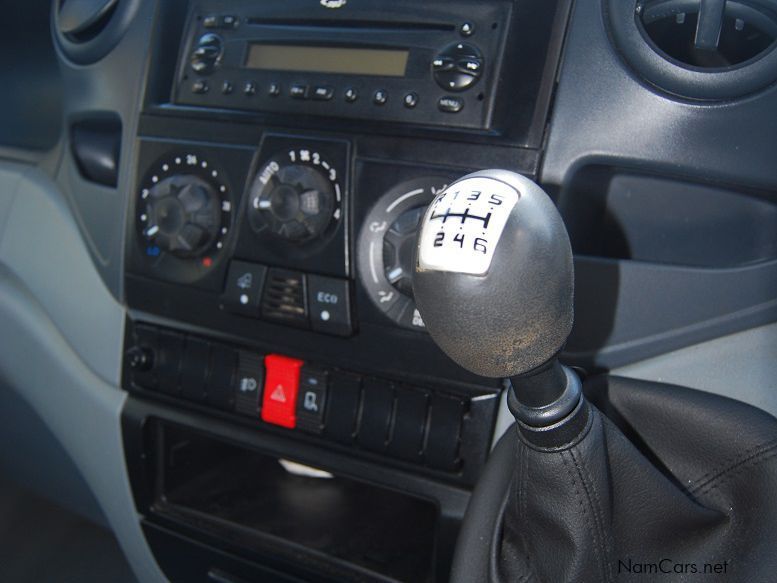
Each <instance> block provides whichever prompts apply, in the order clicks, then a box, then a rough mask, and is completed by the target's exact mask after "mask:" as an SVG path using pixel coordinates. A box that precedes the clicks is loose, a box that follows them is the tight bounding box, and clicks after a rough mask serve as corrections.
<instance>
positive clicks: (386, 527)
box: [148, 422, 439, 582]
mask: <svg viewBox="0 0 777 583" xmlns="http://www.w3.org/2000/svg"><path fill="white" fill-rule="evenodd" d="M148 429H149V430H150V431H152V432H153V433H154V438H155V441H156V443H157V448H156V456H155V457H156V459H155V460H153V465H152V466H151V467H155V468H156V471H155V472H154V473H155V476H154V477H153V478H151V481H152V482H153V484H154V485H153V492H154V500H153V503H152V506H151V508H152V512H153V514H155V515H158V516H159V517H161V518H163V519H164V521H167V522H170V521H172V522H174V523H176V524H182V525H185V526H186V527H188V528H189V529H194V530H196V531H200V532H202V533H204V534H206V535H208V536H209V537H211V539H212V540H218V541H219V542H220V543H221V542H222V541H223V542H224V543H227V544H229V545H231V546H234V547H236V548H238V549H240V550H243V551H247V552H248V553H251V555H252V558H253V557H261V558H260V560H259V561H258V562H261V563H262V564H265V565H270V566H273V565H274V566H276V567H278V566H281V567H282V569H281V570H283V571H286V570H287V569H290V570H291V572H294V571H297V572H299V574H300V575H301V576H302V577H304V578H308V577H309V576H310V574H314V575H315V576H314V577H313V578H314V579H316V580H337V581H347V580H364V579H365V578H369V579H373V578H386V579H389V580H399V581H414V582H415V581H432V580H434V579H435V561H434V557H435V547H436V532H437V522H438V514H439V513H438V509H437V507H436V504H435V503H433V502H430V501H427V500H422V499H419V498H415V497H411V496H408V495H406V494H403V493H400V492H395V491H392V490H388V489H385V488H383V487H379V486H375V485H372V484H369V483H365V482H362V481H360V480H357V479H353V478H351V477H347V476H343V475H337V476H331V477H310V476H305V475H299V474H298V473H291V472H289V471H287V469H285V468H284V467H283V466H282V465H281V463H280V462H279V460H278V459H277V457H276V456H273V455H270V454H266V453H262V452H259V451H254V450H251V449H248V448H245V447H243V446H237V445H233V444H231V443H228V442H226V441H221V440H218V439H214V438H212V437H210V436H206V435H203V434H200V433H197V432H195V431H193V430H191V429H185V428H181V427H178V426H174V425H169V424H162V423H158V422H157V423H153V424H152V425H150V426H149V427H148ZM218 546H221V544H219V545H218ZM265 559H267V560H266V561H265Z"/></svg>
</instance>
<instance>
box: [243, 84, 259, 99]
mask: <svg viewBox="0 0 777 583" xmlns="http://www.w3.org/2000/svg"><path fill="white" fill-rule="evenodd" d="M243 93H245V94H246V95H248V96H249V97H250V96H251V95H253V94H254V93H256V83H254V82H253V81H247V82H246V84H245V85H244V86H243Z"/></svg>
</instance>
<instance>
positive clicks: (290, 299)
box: [262, 269, 307, 324]
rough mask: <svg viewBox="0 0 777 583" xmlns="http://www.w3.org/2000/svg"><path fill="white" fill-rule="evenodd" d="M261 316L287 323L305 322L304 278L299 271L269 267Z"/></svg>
mask: <svg viewBox="0 0 777 583" xmlns="http://www.w3.org/2000/svg"><path fill="white" fill-rule="evenodd" d="M262 316H264V317H265V318H269V319H274V320H280V321H283V322H285V323H287V324H294V323H295V322H299V323H300V324H304V323H306V322H307V311H306V309H305V280H304V277H303V275H302V274H301V273H298V272H295V271H287V270H285V269H270V271H269V273H268V275H267V281H266V282H265V284H264V294H263V295H262Z"/></svg>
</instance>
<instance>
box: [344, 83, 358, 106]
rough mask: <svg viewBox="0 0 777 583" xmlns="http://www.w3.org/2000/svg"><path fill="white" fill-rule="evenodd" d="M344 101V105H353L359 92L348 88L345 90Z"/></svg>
mask: <svg viewBox="0 0 777 583" xmlns="http://www.w3.org/2000/svg"><path fill="white" fill-rule="evenodd" d="M344 95H345V101H346V103H353V102H354V101H356V100H357V99H359V92H358V91H356V89H354V88H353V87H349V88H348V89H346V90H345V94H344Z"/></svg>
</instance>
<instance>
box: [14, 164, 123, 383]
mask: <svg viewBox="0 0 777 583" xmlns="http://www.w3.org/2000/svg"><path fill="white" fill-rule="evenodd" d="M0 212H2V213H3V214H2V216H1V217H0V261H1V262H2V264H3V265H4V266H5V267H6V268H7V269H8V270H9V271H10V272H11V273H13V274H14V275H15V276H16V277H17V278H19V279H20V280H21V281H23V282H24V284H25V285H26V286H27V287H28V288H29V289H30V290H31V292H32V293H33V294H34V295H35V297H36V298H38V301H39V302H40V305H41V307H42V309H43V310H45V312H46V314H47V316H48V318H50V319H51V320H52V322H53V323H54V324H55V325H56V327H57V328H58V329H59V330H60V332H61V334H63V335H64V336H65V337H66V338H68V339H69V340H70V342H71V344H72V346H73V347H74V349H75V350H76V351H77V352H78V355H79V358H80V359H81V360H83V361H84V362H85V363H86V364H87V365H88V366H89V368H90V369H91V370H92V371H93V372H94V373H95V374H97V375H98V376H99V377H100V378H101V379H102V380H104V381H106V382H108V383H111V384H113V385H118V382H119V371H120V368H121V347H122V337H121V331H122V329H123V323H124V316H123V310H122V309H121V307H120V306H119V304H118V303H117V302H116V301H115V300H114V299H113V298H112V297H111V295H110V294H109V292H108V290H107V289H106V287H105V284H104V283H103V281H102V280H101V279H100V276H99V275H98V273H97V271H96V270H95V268H94V264H93V263H92V260H91V259H90V257H89V255H88V253H87V252H86V248H85V245H84V242H83V239H82V238H81V235H80V233H79V232H78V229H77V228H76V225H75V224H74V223H73V219H72V215H71V214H70V212H69V209H68V207H67V205H66V203H65V201H64V200H63V198H62V194H61V193H60V191H59V190H58V189H57V188H56V186H55V185H54V184H53V183H52V182H51V181H50V180H49V179H48V178H47V177H46V176H45V175H44V174H43V173H42V172H40V171H38V170H36V169H34V168H32V167H27V166H23V165H15V164H2V165H0Z"/></svg>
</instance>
